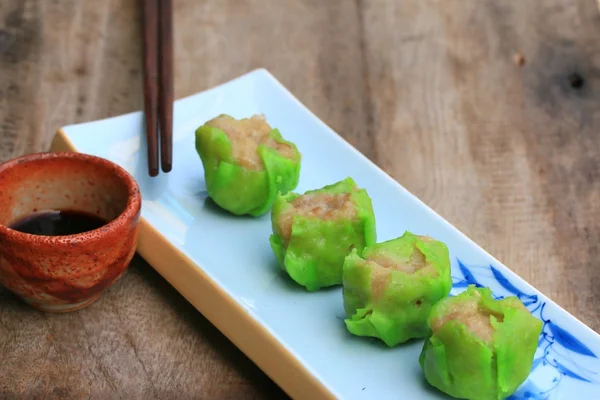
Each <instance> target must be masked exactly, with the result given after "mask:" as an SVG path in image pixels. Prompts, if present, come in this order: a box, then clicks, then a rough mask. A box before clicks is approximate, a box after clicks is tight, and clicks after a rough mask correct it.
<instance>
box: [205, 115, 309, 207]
mask: <svg viewBox="0 0 600 400" xmlns="http://www.w3.org/2000/svg"><path fill="white" fill-rule="evenodd" d="M196 151H197V152H198V155H199V156H200V159H201V161H202V165H203V166H204V179H205V181H206V188H207V191H208V195H209V196H210V197H211V198H212V199H213V201H214V202H215V203H216V204H217V205H219V207H221V208H223V209H225V210H227V211H229V212H231V213H232V214H235V215H245V214H247V215H251V216H260V215H262V214H264V213H266V212H267V211H269V209H270V208H271V207H272V205H273V201H274V200H275V196H276V195H277V193H278V192H281V193H287V192H289V191H291V190H294V189H295V188H296V186H297V185H298V180H299V177H300V161H301V155H300V153H299V152H298V149H297V148H296V146H295V145H294V144H293V143H291V142H289V141H287V140H285V139H283V137H282V136H281V134H280V132H279V131H278V130H277V129H272V128H271V127H270V126H269V125H268V124H267V123H266V121H265V120H264V118H262V117H260V116H253V117H252V118H245V119H242V120H236V119H234V118H232V117H230V116H228V115H220V116H218V117H216V118H214V119H212V120H210V121H208V122H206V123H205V124H204V125H202V126H201V127H199V128H198V129H197V130H196Z"/></svg>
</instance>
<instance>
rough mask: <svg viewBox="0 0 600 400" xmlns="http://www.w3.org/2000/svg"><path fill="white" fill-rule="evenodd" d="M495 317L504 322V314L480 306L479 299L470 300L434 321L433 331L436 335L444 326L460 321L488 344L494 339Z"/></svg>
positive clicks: (459, 304) (460, 303)
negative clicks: (493, 322)
mask: <svg viewBox="0 0 600 400" xmlns="http://www.w3.org/2000/svg"><path fill="white" fill-rule="evenodd" d="M478 296H480V295H479V294H478ZM492 315H493V316H494V317H495V318H496V320H497V321H498V322H502V320H503V315H502V314H494V313H492V312H491V311H489V310H485V309H483V308H482V307H480V306H479V301H478V299H477V298H472V299H469V300H468V301H465V302H457V303H456V304H454V305H453V306H452V308H451V309H450V310H448V312H447V313H446V314H445V315H444V316H442V317H440V318H438V319H436V320H434V321H433V323H432V327H431V329H432V330H433V332H434V333H435V332H436V331H438V330H439V329H440V328H441V327H442V326H443V325H444V324H446V323H447V322H450V321H454V320H456V321H459V322H462V323H463V324H465V326H466V327H467V329H468V330H469V331H470V332H471V333H473V334H474V335H476V336H477V337H479V338H480V339H481V340H483V341H484V342H486V343H489V342H491V341H492V340H493V338H494V327H493V326H492V323H491V316H492Z"/></svg>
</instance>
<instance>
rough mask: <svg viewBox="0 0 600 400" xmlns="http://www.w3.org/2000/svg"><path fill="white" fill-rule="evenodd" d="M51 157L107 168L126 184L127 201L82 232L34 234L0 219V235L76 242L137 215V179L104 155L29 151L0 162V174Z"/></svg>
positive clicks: (96, 236) (106, 231)
mask: <svg viewBox="0 0 600 400" xmlns="http://www.w3.org/2000/svg"><path fill="white" fill-rule="evenodd" d="M51 159H69V160H76V161H85V162H89V163H93V164H95V165H97V166H100V167H104V168H107V169H109V170H111V172H112V173H113V175H115V176H116V177H117V178H118V179H119V180H120V181H121V182H123V183H124V184H125V186H126V188H127V204H126V205H125V209H124V210H123V211H122V212H121V213H120V214H119V215H118V216H117V217H116V218H114V219H112V220H110V221H109V222H107V223H106V224H104V225H102V226H101V227H99V228H96V229H93V230H90V231H86V232H82V233H76V234H72V235H59V236H44V235H34V234H30V233H24V232H20V231H17V230H14V229H11V228H9V227H8V226H7V225H4V224H2V223H0V237H2V236H4V237H5V238H8V239H13V240H15V241H19V242H36V243H40V244H42V243H44V244H47V245H50V246H53V245H59V244H62V245H65V244H76V243H81V242H86V241H90V240H95V239H100V238H102V237H105V236H107V235H109V234H110V233H111V232H113V231H114V230H115V229H118V228H119V227H120V226H123V225H127V224H128V222H130V221H133V220H135V219H136V218H137V217H138V215H139V213H140V211H141V205H142V196H141V193H140V188H139V185H138V183H137V181H136V180H135V178H134V177H133V176H132V175H131V174H130V173H129V172H127V171H126V170H125V169H124V168H123V167H121V166H120V165H118V164H116V163H114V162H112V161H110V160H107V159H106V158H102V157H98V156H93V155H90V154H84V153H77V152H70V151H59V152H38V153H31V154H26V155H23V156H20V157H17V158H13V159H12V160H8V161H6V162H4V163H1V164H0V174H2V173H3V172H4V171H7V170H9V169H12V168H15V167H18V166H19V165H20V164H23V163H28V162H35V161H39V160H51Z"/></svg>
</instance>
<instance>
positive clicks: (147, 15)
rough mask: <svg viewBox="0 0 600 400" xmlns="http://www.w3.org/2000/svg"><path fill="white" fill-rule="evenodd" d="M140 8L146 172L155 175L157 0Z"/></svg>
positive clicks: (156, 136) (156, 135) (156, 152)
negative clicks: (146, 155)
mask: <svg viewBox="0 0 600 400" xmlns="http://www.w3.org/2000/svg"><path fill="white" fill-rule="evenodd" d="M142 8H143V18H142V26H143V43H144V45H143V52H144V116H145V120H146V142H147V147H148V174H150V176H156V175H158V119H157V112H158V88H157V78H158V71H157V62H156V61H157V59H158V58H157V47H156V43H157V41H158V34H157V29H156V27H157V26H158V7H157V0H142Z"/></svg>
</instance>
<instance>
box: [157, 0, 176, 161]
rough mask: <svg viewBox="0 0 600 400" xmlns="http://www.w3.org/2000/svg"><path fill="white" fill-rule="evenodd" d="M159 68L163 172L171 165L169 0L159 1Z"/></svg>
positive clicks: (171, 53)
mask: <svg viewBox="0 0 600 400" xmlns="http://www.w3.org/2000/svg"><path fill="white" fill-rule="evenodd" d="M159 3H160V6H159V24H158V25H159V30H158V32H159V33H158V36H159V38H158V43H159V52H160V54H159V62H158V64H159V67H160V79H159V82H160V93H159V107H160V114H159V117H160V164H161V167H162V170H163V172H169V171H171V167H172V164H173V21H172V19H173V10H172V8H173V6H172V3H171V0H159Z"/></svg>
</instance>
